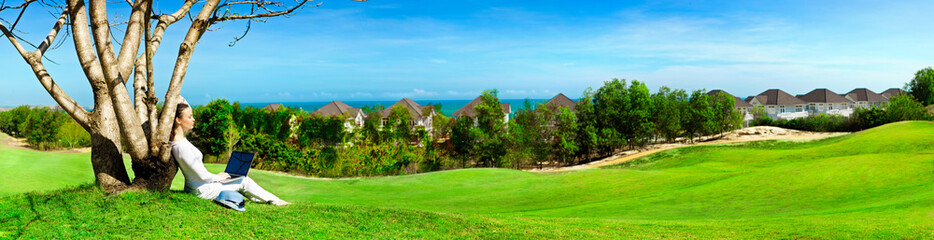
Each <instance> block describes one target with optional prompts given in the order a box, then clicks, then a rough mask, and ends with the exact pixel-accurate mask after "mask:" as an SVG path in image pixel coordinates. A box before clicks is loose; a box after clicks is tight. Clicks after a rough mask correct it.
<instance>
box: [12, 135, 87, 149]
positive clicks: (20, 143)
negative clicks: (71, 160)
mask: <svg viewBox="0 0 934 240" xmlns="http://www.w3.org/2000/svg"><path fill="white" fill-rule="evenodd" d="M0 134H3V136H0V145H3V146H6V147H9V148H12V149H21V150H31V151H40V150H37V149H34V148H30V147H29V144H28V143H26V140H25V139H22V138H14V137H11V136H10V135H7V134H6V133H0ZM40 152H52V153H89V152H91V148H90V147H86V148H72V149H59V150H52V151H40Z"/></svg>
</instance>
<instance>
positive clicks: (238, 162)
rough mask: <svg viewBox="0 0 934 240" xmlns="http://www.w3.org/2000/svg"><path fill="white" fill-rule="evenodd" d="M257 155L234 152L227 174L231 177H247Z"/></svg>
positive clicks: (228, 161) (228, 162) (228, 163)
mask: <svg viewBox="0 0 934 240" xmlns="http://www.w3.org/2000/svg"><path fill="white" fill-rule="evenodd" d="M254 155H256V154H255V153H251V152H241V151H233V152H231V153H230V159H229V160H227V169H226V170H224V172H227V173H228V174H230V175H237V176H246V174H247V172H249V171H250V164H251V163H253V156H254Z"/></svg>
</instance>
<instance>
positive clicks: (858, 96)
mask: <svg viewBox="0 0 934 240" xmlns="http://www.w3.org/2000/svg"><path fill="white" fill-rule="evenodd" d="M844 97H846V98H847V99H849V100H851V101H853V105H854V106H853V108H858V107H862V108H869V107H885V103H886V102H888V101H889V99H888V98H886V97H885V96H882V95H879V94H878V93H875V92H873V91H870V90H869V89H865V88H857V89H853V91H850V92H848V93H846V95H844Z"/></svg>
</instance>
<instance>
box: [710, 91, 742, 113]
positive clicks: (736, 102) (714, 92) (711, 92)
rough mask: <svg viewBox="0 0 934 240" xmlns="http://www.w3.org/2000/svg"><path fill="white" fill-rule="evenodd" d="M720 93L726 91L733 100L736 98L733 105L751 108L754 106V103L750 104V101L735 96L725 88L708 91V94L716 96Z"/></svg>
mask: <svg viewBox="0 0 934 240" xmlns="http://www.w3.org/2000/svg"><path fill="white" fill-rule="evenodd" d="M719 93H726V95H727V96H730V97H732V98H733V100H734V102H733V107H738V108H750V107H752V104H749V103H748V102H746V101H743V99H740V98H738V97H736V96H733V94H730V93H728V92H726V91H723V90H720V89H714V90H710V92H707V95H710V96H716V95H717V94H719Z"/></svg>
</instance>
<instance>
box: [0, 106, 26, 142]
mask: <svg viewBox="0 0 934 240" xmlns="http://www.w3.org/2000/svg"><path fill="white" fill-rule="evenodd" d="M31 110H32V108H30V107H29V106H26V105H23V106H19V107H16V108H14V109H11V110H9V111H6V112H2V113H0V131H3V132H4V133H6V134H10V136H13V137H16V138H22V137H25V135H23V132H22V131H21V130H20V126H21V125H22V124H23V122H25V121H26V117H27V116H29V112H30V111H31Z"/></svg>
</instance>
